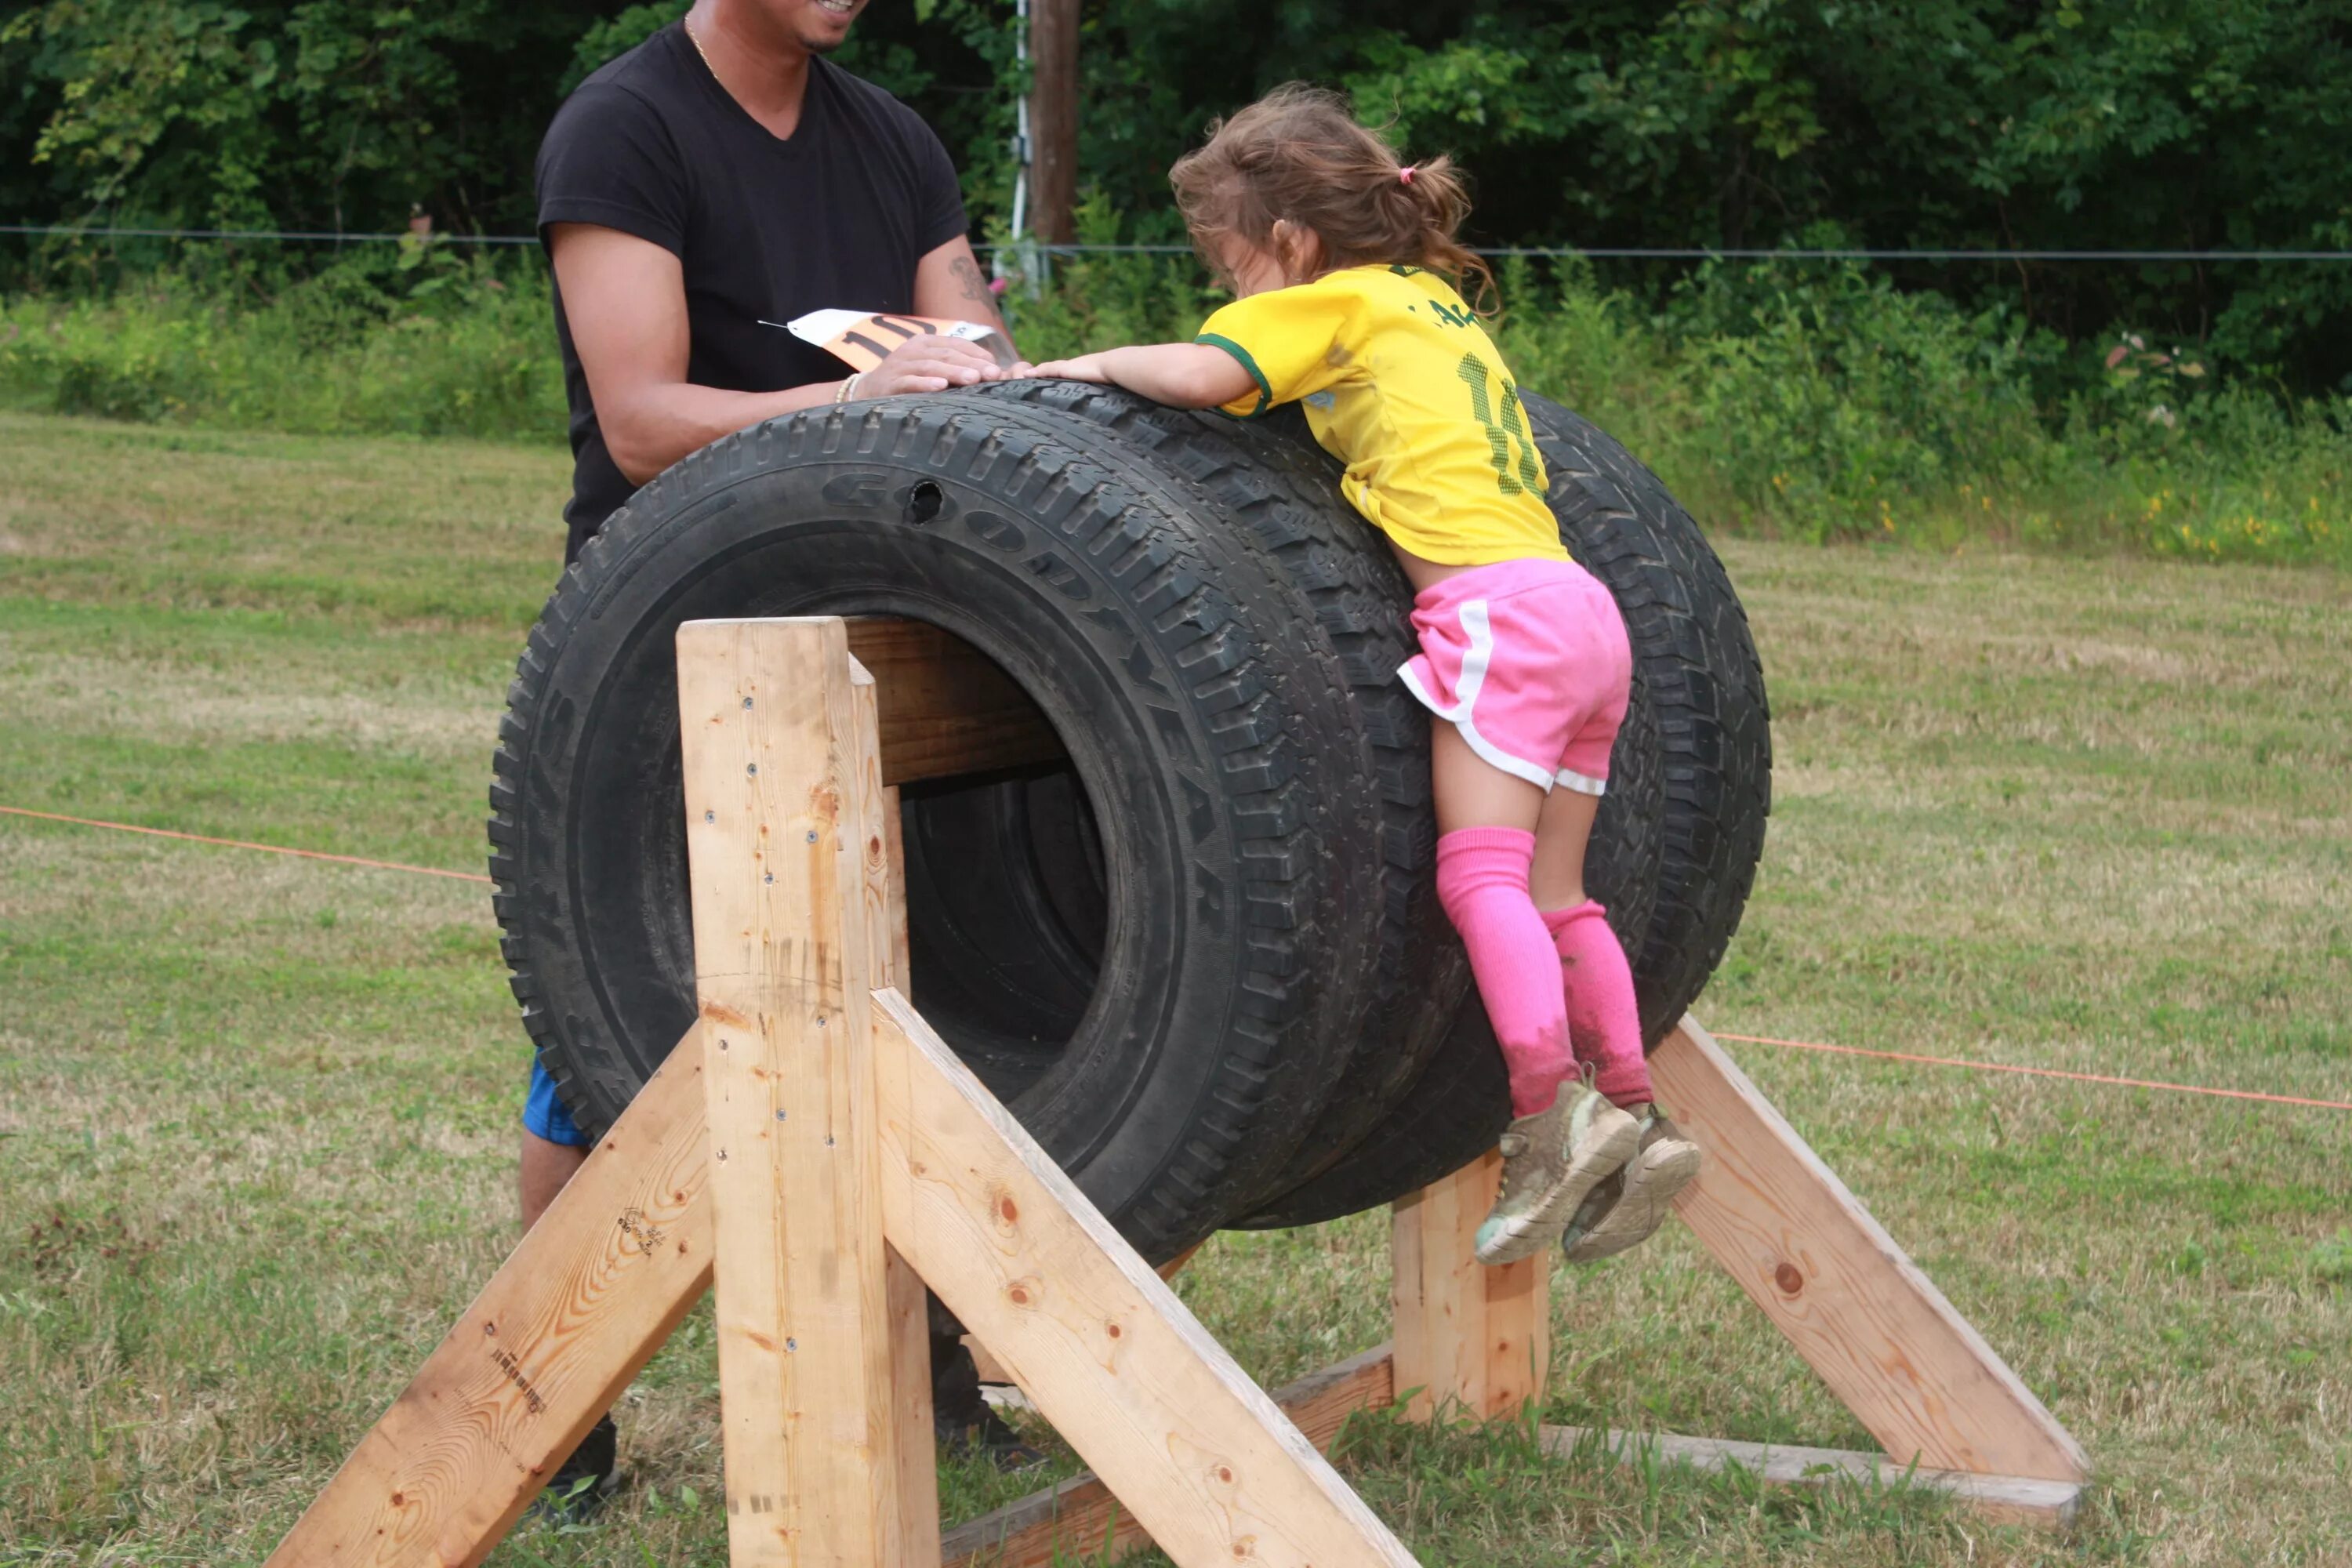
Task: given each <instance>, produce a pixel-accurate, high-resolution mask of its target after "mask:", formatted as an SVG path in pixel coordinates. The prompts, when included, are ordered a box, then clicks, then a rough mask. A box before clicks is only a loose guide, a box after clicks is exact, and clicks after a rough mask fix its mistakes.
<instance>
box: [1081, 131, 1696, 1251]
mask: <svg viewBox="0 0 2352 1568" xmlns="http://www.w3.org/2000/svg"><path fill="white" fill-rule="evenodd" d="M1171 179H1172V181H1173V182H1174V184H1175V187H1176V199H1177V204H1178V205H1179V206H1180V207H1181V209H1182V211H1183V214H1184V216H1185V220H1186V222H1187V223H1188V224H1189V225H1190V226H1191V228H1192V237H1193V241H1194V243H1195V244H1196V245H1197V246H1198V247H1199V248H1200V251H1201V254H1202V258H1204V259H1205V260H1207V261H1208V262H1209V264H1210V265H1211V266H1212V267H1213V268H1215V270H1216V271H1217V272H1218V273H1219V274H1220V275H1221V276H1222V277H1223V279H1225V280H1226V281H1227V282H1229V283H1230V284H1231V285H1232V288H1233V291H1234V302H1233V303H1232V304H1230V305H1227V306H1225V307H1224V308H1223V310H1218V311H1217V312H1216V313H1215V314H1214V315H1213V316H1211V317H1210V318H1209V320H1208V321H1207V323H1206V324H1205V325H1204V326H1202V329H1201V332H1200V335H1199V336H1198V337H1197V338H1195V339H1194V340H1193V341H1192V342H1190V343H1159V344H1151V345H1146V346H1137V347H1129V348H1118V349H1110V350H1107V351H1105V352H1103V353H1092V354H1087V355H1083V356H1081V357H1079V358H1076V359H1070V360H1062V361H1057V362H1055V363H1049V364H1044V365H1040V366H1038V367H1037V374H1040V375H1046V376H1064V377H1069V378H1072V379H1076V380H1080V381H1093V382H1108V383H1113V384H1118V385H1120V386H1124V387H1127V388H1128V389H1129V390H1130V391H1133V392H1137V393H1139V394H1141V395H1144V396H1146V397H1150V398H1154V399H1156V400H1158V401H1160V402H1162V403H1168V404H1173V405H1179V406H1181V407H1191V408H1215V407H1221V408H1223V409H1225V410H1226V411H1228V412H1230V413H1234V414H1240V415H1257V414H1263V413H1265V411H1266V410H1267V409H1268V408H1270V407H1272V406H1274V405H1277V404H1283V403H1292V402H1297V403H1300V404H1304V405H1306V415H1307V426H1308V428H1309V429H1311V430H1312V431H1313V432H1314V435H1315V438H1316V440H1318V442H1320V443H1321V444H1322V445H1323V447H1325V448H1326V449H1327V450H1328V451H1329V452H1331V453H1332V454H1333V455H1334V456H1336V457H1338V458H1339V459H1340V460H1341V461H1342V462H1344V463H1345V464H1346V465H1347V472H1346V474H1345V476H1344V477H1343V478H1342V479H1341V480H1340V488H1341V489H1342V490H1343V492H1344V493H1345V494H1346V496H1347V498H1348V500H1349V501H1350V502H1351V503H1352V504H1353V505H1354V506H1355V508H1356V510H1358V511H1360V512H1361V513H1362V514H1363V515H1364V517H1365V519H1366V520H1367V521H1370V523H1371V524H1372V525H1373V526H1374V527H1376V528H1379V529H1380V530H1381V531H1383V532H1384V533H1386V534H1387V535H1388V537H1389V541H1390V543H1391V546H1392V547H1393V548H1394V549H1395V551H1396V555H1397V559H1398V561H1399V562H1401V563H1402V565H1403V567H1404V572H1405V575H1406V577H1407V578H1408V579H1410V580H1411V582H1412V586H1413V589H1414V591H1415V598H1414V601H1413V612H1412V625H1413V629H1414V630H1415V632H1416V633H1418V634H1419V637H1420V640H1421V652H1420V653H1419V654H1418V655H1417V656H1416V657H1415V658H1412V660H1410V661H1409V662H1407V663H1406V664H1405V665H1404V666H1403V667H1402V668H1401V669H1399V670H1398V672H1397V674H1398V678H1399V679H1402V681H1403V682H1404V683H1405V685H1406V687H1407V688H1408V689H1410V690H1411V691H1412V694H1413V696H1414V697H1415V698H1417V699H1418V700H1420V701H1421V702H1422V703H1423V705H1424V706H1426V707H1427V708H1428V709H1429V710H1430V711H1431V712H1432V713H1433V714H1434V715H1435V716H1436V717H1437V718H1438V719H1440V720H1442V721H1444V722H1443V723H1439V724H1435V725H1433V726H1432V731H1431V752H1432V755H1431V759H1430V773H1431V779H1432V783H1433V788H1434V794H1435V797H1436V806H1437V826H1438V832H1439V835H1440V837H1439V838H1438V841H1437V889H1438V896H1439V899H1440V900H1442V901H1443V902H1444V906H1445V910H1446V913H1447V914H1448V915H1450V916H1451V917H1452V918H1453V921H1454V926H1455V928H1456V929H1457V930H1458V931H1460V932H1461V933H1462V940H1463V942H1464V944H1465V946H1466V947H1467V948H1468V950H1469V953H1470V965H1471V970H1472V972H1473V973H1474V974H1475V976H1476V978H1477V983H1478V994H1479V995H1480V996H1481V998H1483V999H1484V1001H1485V1003H1486V1013H1487V1016H1488V1017H1489V1018H1490V1019H1491V1020H1492V1021H1493V1023H1494V1026H1495V1037H1496V1040H1497V1041H1499V1042H1500V1043H1501V1046H1502V1050H1503V1056H1504V1059H1505V1061H1506V1063H1507V1066H1508V1068H1509V1071H1510V1086H1511V1113H1512V1118H1513V1119H1512V1121H1511V1123H1510V1128H1509V1130H1508V1131H1506V1132H1505V1133H1504V1134H1503V1138H1502V1145H1501V1147H1502V1152H1503V1156H1504V1164H1503V1179H1502V1188H1501V1192H1500V1193H1499V1194H1498V1195H1497V1196H1496V1201H1495V1208H1494V1212H1493V1213H1492V1214H1490V1215H1488V1216H1487V1218H1486V1223H1485V1224H1484V1225H1482V1226H1480V1227H1479V1230H1478V1237H1477V1249H1478V1256H1479V1258H1481V1259H1482V1260H1483V1261H1485V1262H1487V1263H1507V1262H1510V1261H1513V1260H1514V1259H1517V1258H1526V1257H1529V1256H1531V1255H1533V1254H1534V1253H1536V1252H1538V1251H1539V1250H1541V1249H1542V1248H1543V1247H1547V1246H1549V1245H1550V1244H1551V1243H1552V1242H1553V1241H1554V1240H1555V1239H1562V1238H1563V1237H1564V1239H1565V1241H1566V1243H1567V1245H1568V1249H1569V1256H1570V1258H1572V1259H1578V1260H1581V1259H1585V1258H1599V1257H1604V1256H1607V1255H1608V1254H1610V1253H1613V1252H1618V1251H1622V1250H1623V1249H1624V1248H1625V1247H1631V1246H1633V1245H1634V1244H1635V1243H1637V1242H1639V1241H1641V1240H1642V1239H1643V1238H1644V1237H1647V1236H1649V1235H1650V1233H1651V1232H1652V1231H1654V1230H1655V1229H1656V1228H1657V1226H1658V1224H1659V1222H1660V1221H1661V1220H1662V1219H1663V1218H1664V1213H1665V1200H1666V1199H1667V1198H1668V1197H1670V1196H1672V1195H1673V1194H1674V1193H1675V1191H1676V1190H1678V1189H1679V1188H1680V1187H1681V1186H1682V1185H1683V1184H1685V1182H1687V1181H1689V1180H1690V1178H1691V1176H1692V1175H1693V1174H1695V1173H1696V1171H1697V1168H1698V1160H1699V1154H1698V1150H1697V1148H1696V1146H1695V1145H1693V1144H1692V1143H1691V1142H1689V1141H1688V1140H1687V1139H1685V1138H1684V1137H1683V1136H1682V1135H1681V1133H1680V1132H1679V1131H1676V1129H1675V1125H1674V1123H1673V1122H1671V1121H1668V1120H1667V1119H1666V1118H1665V1116H1664V1114H1663V1113H1662V1112H1660V1111H1659V1110H1658V1109H1657V1106H1656V1103H1655V1100H1654V1097H1653V1094H1652V1090H1651V1087H1650V1074H1649V1066H1648V1063H1647V1062H1646V1061H1645V1060H1644V1059H1643V1055H1642V1039H1641V1031H1640V1026H1639V1024H1638V1022H1637V1020H1636V1016H1635V1013H1634V1006H1633V977H1632V974H1631V973H1630V971H1629V970H1628V969H1627V967H1626V963H1625V954H1624V950H1623V949H1622V948H1621V947H1620V946H1619V945H1618V942H1617V939H1616V937H1615V935H1614V934H1613V933H1612V931H1610V929H1609V924H1608V921H1607V919H1606V915H1605V911H1603V910H1602V909H1601V906H1600V905H1599V904H1597V903H1595V902H1593V901H1591V900H1589V899H1587V898H1586V897H1585V896H1584V850H1585V843H1586V840H1587V839H1588V837H1590V836H1591V830H1592V820H1593V816H1594V815H1595V813H1596V812H1597V811H1598V810H1599V808H1600V803H1601V792H1602V789H1603V787H1604V784H1605V782H1606V780H1607V779H1608V776H1609V752H1610V747H1611V744H1612V742H1614V740H1615V739H1616V735H1617V729H1618V726H1619V724H1620V723H1621V722H1622V721H1623V719H1624V716H1625V704H1626V700H1627V694H1628V691H1629V689H1630V683H1631V679H1632V655H1631V652H1630V649H1629V648H1628V646H1627V642H1626V636H1625V625H1624V621H1623V620H1622V617H1621V616H1619V614H1618V611H1617V605H1616V603H1615V601H1613V600H1612V599H1611V597H1610V596H1609V593H1608V590H1606V589H1605V588H1603V587H1602V586H1601V584H1599V583H1598V582H1597V581H1595V580H1594V579H1593V578H1592V577H1591V575H1590V574H1587V573H1586V572H1585V571H1584V569H1583V568H1582V567H1580V566H1579V565H1577V564H1576V563H1574V562H1572V561H1570V559H1569V557H1568V552H1566V551H1565V550H1563V549H1562V548H1561V547H1560V542H1559V525H1558V523H1557V522H1556V521H1554V519H1553V517H1552V514H1551V512H1550V510H1549V508H1548V507H1547V506H1546V505H1545V503H1544V495H1545V491H1546V488H1547V486H1546V480H1545V477H1544V470H1543V460H1542V458H1540V457H1539V456H1538V453H1537V451H1536V449H1535V446H1534V443H1533V441H1532V440H1531V439H1530V438H1529V436H1528V426H1527V421H1526V419H1525V417H1524V416H1523V415H1522V413H1521V411H1520V407H1519V402H1518V395H1517V390H1516V388H1515V387H1514V385H1513V384H1512V381H1511V377H1510V374H1509V372H1508V371H1507V369H1506V368H1505V367H1504V364H1503V361H1502V358H1501V356H1500V355H1499V354H1497V353H1496V352H1495V345H1494V343H1493V342H1491V341H1490V340H1489V339H1488V338H1487V336H1486V331H1485V329H1484V328H1482V327H1481V326H1480V325H1479V321H1478V316H1477V314H1476V312H1475V311H1474V310H1472V308H1471V307H1470V306H1468V305H1466V304H1465V302H1464V300H1463V297H1462V295H1461V293H1460V292H1459V291H1458V289H1459V286H1460V285H1461V284H1462V283H1463V282H1464V281H1465V279H1476V281H1477V285H1478V292H1479V293H1480V294H1481V295H1484V294H1486V293H1488V292H1490V291H1491V289H1492V288H1493V279H1492V277H1491V275H1490V274H1489V273H1488V271H1487V268H1486V265H1485V263H1483V262H1482V261H1480V260H1479V258H1477V257H1475V255H1473V254H1472V253H1471V252H1469V251H1468V250H1466V249H1465V248H1464V247H1462V245H1461V244H1460V242H1459V241H1458V240H1457V239H1456V238H1455V237H1454V236H1455V233H1456V231H1457V230H1458V229H1459V228H1460V226H1461V224H1462V220H1463V218H1464V217H1465V216H1466V215H1467V212H1468V203H1467V201H1466V199H1465V195H1464V191H1463V185H1462V182H1461V180H1460V179H1459V178H1458V177H1457V176H1456V175H1455V174H1454V170H1453V168H1452V165H1451V164H1450V163H1449V162H1448V161H1447V160H1445V159H1444V158H1438V159H1435V160H1433V161H1431V162H1429V163H1421V164H1410V163H1402V164H1401V163H1399V162H1398V160H1397V156H1396V154H1395V153H1394V152H1393V151H1392V150H1391V148H1390V147H1389V145H1388V144H1387V143H1386V142H1384V141H1383V140H1382V139H1381V137H1380V136H1378V135H1377V134H1375V133H1374V132H1370V131H1369V130H1366V129H1365V128H1364V127H1362V126H1360V125H1359V124H1357V123H1356V121H1355V119H1354V117H1353V116H1352V115H1351V114H1350V113H1349V110H1348V108H1347V105H1346V103H1345V101H1344V100H1341V99H1340V98H1339V97H1338V96H1337V95H1335V94H1332V93H1328V92H1324V91H1321V90H1318V89H1312V88H1307V87H1301V86H1295V85H1294V86H1291V87H1286V88H1282V89H1277V90H1276V91H1275V92H1274V93H1273V94H1272V95H1271V96H1269V97H1267V98H1266V99H1265V100H1262V101H1260V102H1258V103H1256V104H1254V105H1252V106H1251V107H1250V108H1248V109H1245V110H1242V111H1241V112H1240V113H1238V114H1235V115H1234V117H1233V118H1232V119H1230V120H1227V121H1223V123H1221V124H1219V125H1217V126H1214V127H1213V128H1212V130H1211V133H1210V137H1209V141H1208V143H1207V145H1205V146H1203V147H1202V148H1201V149H1200V150H1198V151H1197V152H1194V153H1190V154H1188V155H1186V156H1185V157H1184V158H1183V159H1181V161H1180V162H1179V163H1177V164H1176V166H1175V169H1174V170H1173V172H1172V174H1171Z"/></svg>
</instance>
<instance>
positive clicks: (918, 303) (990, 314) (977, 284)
mask: <svg viewBox="0 0 2352 1568" xmlns="http://www.w3.org/2000/svg"><path fill="white" fill-rule="evenodd" d="M915 314H917V315H918V316H930V317H934V318H937V319H940V320H945V321H976V322H978V323H979V324H980V325H982V326H983V327H994V328H995V329H996V330H997V331H1000V332H1003V334H1004V341H1005V342H1008V343H1009V342H1012V341H1013V333H1012V331H1011V329H1009V328H1007V327H1006V326H1005V324H1004V313H1003V311H1001V310H998V309H997V308H996V290H995V289H991V288H990V287H989V286H988V274H986V273H985V272H982V270H981V268H980V258H978V257H977V256H974V255H973V254H972V249H971V241H970V240H969V239H966V238H965V237H963V236H961V235H958V236H956V237H954V238H953V239H951V240H949V241H948V242H947V243H946V244H945V245H942V246H940V247H939V248H938V249H937V250H934V251H932V252H931V253H930V254H929V255H928V256H926V257H924V258H922V260H920V261H919V262H917V263H916V264H915Z"/></svg>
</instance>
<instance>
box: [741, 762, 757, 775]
mask: <svg viewBox="0 0 2352 1568" xmlns="http://www.w3.org/2000/svg"><path fill="white" fill-rule="evenodd" d="M743 771H744V772H745V773H758V772H759V771H760V764H759V763H744V764H743Z"/></svg>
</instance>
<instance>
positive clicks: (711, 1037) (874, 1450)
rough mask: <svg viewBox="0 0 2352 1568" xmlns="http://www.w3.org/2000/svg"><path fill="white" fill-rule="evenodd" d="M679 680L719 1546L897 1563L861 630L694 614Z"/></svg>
mask: <svg viewBox="0 0 2352 1568" xmlns="http://www.w3.org/2000/svg"><path fill="white" fill-rule="evenodd" d="M677 685H678V714H679V722H680V726H681V731H682V733H683V734H684V737H685V745H686V758H685V775H686V806H687V854H688V861H689V864H690V866H691V868H692V880H693V894H694V937H695V941H694V947H695V982H696V987H697V990H698V994H699V996H700V1003H701V1014H702V1024H703V1038H704V1047H705V1049H704V1058H703V1059H704V1062H705V1064H706V1068H705V1078H706V1080H707V1083H706V1091H705V1109H706V1114H707V1116H708V1118H709V1136H710V1177H709V1184H710V1196H711V1213H712V1235H713V1240H714V1243H715V1245H716V1247H717V1248H718V1254H719V1263H718V1281H717V1290H718V1330H719V1333H718V1338H719V1403H720V1408H721V1416H720V1420H721V1424H722V1426H723V1429H724V1432H725V1447H726V1489H727V1514H728V1532H727V1533H728V1552H729V1561H730V1563H732V1564H733V1565H734V1568H764V1565H769V1564H773V1565H776V1568H818V1565H824V1568H834V1565H836V1564H837V1565H838V1568H872V1565H875V1564H880V1563H899V1562H902V1561H904V1560H905V1556H906V1552H907V1542H906V1541H905V1534H906V1528H907V1521H906V1516H905V1514H904V1512H903V1511H902V1510H903V1505H904V1500H903V1499H902V1496H901V1488H900V1485H899V1471H900V1458H901V1455H900V1449H899V1447H898V1444H897V1442H896V1440H895V1439H894V1437H893V1436H892V1433H893V1430H894V1428H893V1406H894V1405H895V1403H896V1402H897V1400H898V1393H899V1391H898V1389H897V1387H896V1385H895V1382H894V1378H893V1374H892V1370H891V1349H892V1345H893V1342H894V1333H893V1329H892V1323H891V1313H890V1290H889V1281H888V1265H887V1258H886V1255H885V1253H884V1248H883V1240H882V1204H881V1200H880V1191H881V1185H882V1167H881V1147H880V1144H879V1142H878V1141H877V1139H876V1138H875V1136H874V1128H875V1088H874V1064H873V1055H872V1048H871V1028H870V1026H869V1024H868V1022H867V1018H868V1011H867V1008H866V1006H865V1005H864V1002H865V998H866V994H867V993H868V992H869V991H870V990H871V989H872V984H873V969H874V965H873V962H872V958H871V955H870V949H871V947H872V946H873V944H874V941H875V937H874V932H873V928H872V926H871V925H870V924H869V918H868V910H867V907H866V903H867V900H866V894H867V886H868V883H867V878H866V870H865V863H866V856H865V853H864V843H865V838H866V834H865V833H864V832H863V831H862V830H863V828H864V826H865V823H864V821H863V820H862V814H861V812H860V809H859V792H860V790H861V789H862V788H863V787H864V782H865V781H864V780H863V778H862V776H861V770H860V767H859V759H858V752H859V748H858V740H859V735H858V731H857V723H856V711H855V704H854V702H853V699H852V696H851V690H850V682H849V644H848V638H847V636H846V634H845V631H844V628H843V626H842V623H841V622H840V621H839V620H837V619H830V618H828V619H817V620H774V621H734V622H690V623H688V625H686V626H683V627H681V628H680V629H679V631H678V634H677ZM868 733H869V734H870V733H871V731H868ZM874 765H875V768H876V772H877V778H876V781H875V783H876V785H877V791H878V784H879V779H878V771H879V763H878V761H877V762H876V763H875V764H874Z"/></svg>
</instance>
